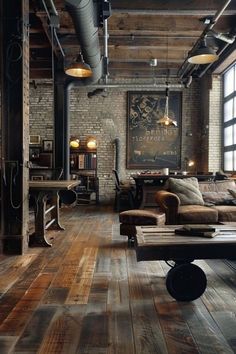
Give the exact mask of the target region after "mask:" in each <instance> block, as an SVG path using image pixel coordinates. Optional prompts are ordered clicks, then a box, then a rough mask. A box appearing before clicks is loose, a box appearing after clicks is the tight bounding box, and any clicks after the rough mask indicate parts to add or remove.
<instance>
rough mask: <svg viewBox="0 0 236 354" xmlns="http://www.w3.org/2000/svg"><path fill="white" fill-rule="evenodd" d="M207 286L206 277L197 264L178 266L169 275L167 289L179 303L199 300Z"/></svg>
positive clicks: (181, 264)
mask: <svg viewBox="0 0 236 354" xmlns="http://www.w3.org/2000/svg"><path fill="white" fill-rule="evenodd" d="M206 285H207V279H206V275H205V273H204V272H203V270H202V269H201V268H200V267H198V266H197V265H195V264H191V263H180V264H176V265H175V266H174V267H173V268H171V270H170V271H169V272H168V274H167V278H166V288H167V290H168V292H169V293H170V295H171V296H172V297H173V298H175V299H176V300H178V301H193V300H195V299H197V298H199V297H200V296H201V295H202V294H203V293H204V291H205V289H206Z"/></svg>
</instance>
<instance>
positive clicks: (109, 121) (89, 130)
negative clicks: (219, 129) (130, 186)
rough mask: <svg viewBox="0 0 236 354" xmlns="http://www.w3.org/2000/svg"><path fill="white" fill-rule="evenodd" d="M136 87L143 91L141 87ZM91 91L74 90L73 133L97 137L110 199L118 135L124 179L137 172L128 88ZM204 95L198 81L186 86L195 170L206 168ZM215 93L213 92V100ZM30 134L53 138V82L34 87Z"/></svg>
mask: <svg viewBox="0 0 236 354" xmlns="http://www.w3.org/2000/svg"><path fill="white" fill-rule="evenodd" d="M217 87H218V86H217ZM136 90H139V91H143V90H142V89H141V88H139V89H138V88H136ZM217 90H218V88H217ZM88 91H89V89H86V88H73V89H72V90H71V92H70V131H71V135H78V137H79V138H80V139H81V140H85V139H86V137H88V136H90V135H93V136H96V138H97V140H98V149H97V150H98V177H99V191H100V200H101V201H104V202H110V201H112V200H113V198H114V182H113V179H112V174H111V171H112V169H113V168H114V167H115V146H114V139H115V138H116V137H119V139H120V175H121V178H122V179H126V178H130V174H131V173H134V172H136V171H135V170H128V169H126V120H127V91H128V90H127V88H122V87H121V88H108V89H107V91H108V95H107V97H102V96H94V97H93V98H88V97H87V92H88ZM90 91H91V90H90ZM130 91H134V89H133V88H132V89H131V90H130ZM152 91H154V90H152ZM156 91H158V89H157V90H156ZM201 95H202V92H201V90H200V84H199V82H198V81H196V82H193V83H192V85H191V86H190V88H188V89H183V97H182V100H183V103H182V145H181V161H183V159H184V158H185V157H188V158H191V159H193V160H195V161H196V167H194V168H193V170H192V172H195V171H196V169H198V170H201V169H202V161H201V153H200V146H201V145H200V144H201V138H202V134H203V128H204V127H203V124H202V115H201V114H202V113H201V104H200V102H201ZM213 95H214V93H213V92H212V93H211V96H212V97H211V99H212V100H213ZM214 114H216V113H214ZM212 115H213V108H212V111H211V116H212ZM218 117H219V114H218ZM30 134H39V135H40V136H41V138H42V139H53V89H52V86H51V85H50V84H45V83H39V84H37V86H36V88H34V87H33V86H32V87H31V91H30ZM182 168H183V166H182Z"/></svg>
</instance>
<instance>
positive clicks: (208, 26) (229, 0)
mask: <svg viewBox="0 0 236 354" xmlns="http://www.w3.org/2000/svg"><path fill="white" fill-rule="evenodd" d="M230 3H231V0H227V1H226V2H225V4H224V6H223V7H222V8H221V9H220V10H218V11H217V12H216V14H215V15H214V17H213V18H212V20H211V22H210V23H209V25H207V26H206V28H205V29H204V31H203V32H202V34H201V36H200V37H199V39H198V40H197V42H196V43H195V44H194V46H193V48H192V49H191V51H194V50H195V49H196V48H197V47H198V44H199V42H200V41H201V40H202V39H204V38H205V36H206V35H207V32H209V31H210V30H211V29H212V28H213V27H214V25H215V24H216V22H217V21H218V20H219V18H220V17H221V15H222V14H223V12H224V11H225V9H226V7H227V6H228V5H229V4H230ZM186 64H187V67H186V68H184V66H185V65H186ZM190 65H192V64H190V63H188V58H186V59H185V61H184V62H183V64H182V65H181V67H180V68H179V70H178V75H179V77H180V78H182V77H183V76H184V74H185V72H186V70H187V69H188V68H189V66H190ZM209 66H210V65H209ZM181 71H182V73H181V74H180V72H181Z"/></svg>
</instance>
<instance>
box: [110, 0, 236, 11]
mask: <svg viewBox="0 0 236 354" xmlns="http://www.w3.org/2000/svg"><path fill="white" fill-rule="evenodd" d="M111 7H112V9H113V10H114V11H115V10H120V11H121V10H125V11H129V10H139V11H140V10H141V11H145V10H153V11H154V10H156V11H169V13H175V14H176V13H179V12H181V11H186V10H187V11H198V14H201V13H204V12H205V11H214V10H215V11H217V10H218V9H220V8H221V7H222V0H212V1H205V0H192V1H189V0H181V1H179V0H166V1H156V0H145V2H144V1H143V0H129V1H127V0H111ZM235 9H236V4H235V2H232V3H231V4H230V5H229V6H228V7H227V9H226V11H227V12H230V13H232V12H234V11H235Z"/></svg>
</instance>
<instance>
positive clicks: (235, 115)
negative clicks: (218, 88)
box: [222, 62, 236, 172]
mask: <svg viewBox="0 0 236 354" xmlns="http://www.w3.org/2000/svg"><path fill="white" fill-rule="evenodd" d="M232 69H233V80H234V82H233V92H231V93H230V94H228V95H226V96H225V76H226V75H227V73H228V72H229V71H230V70H232ZM222 78H223V90H222V168H223V170H224V171H225V172H235V171H236V161H235V159H234V155H235V154H236V127H234V125H235V126H236V62H234V63H233V64H232V65H230V66H229V67H228V68H227V69H226V70H225V72H224V73H223V74H222ZM229 79H230V78H229ZM231 99H233V108H232V109H233V112H232V118H230V119H229V120H227V121H226V122H225V104H227V102H229V101H230V100H231ZM228 127H232V144H230V145H226V142H225V129H226V128H228ZM234 132H235V133H234ZM226 152H232V161H231V164H232V166H233V169H230V170H229V169H227V168H226V160H225V153H226Z"/></svg>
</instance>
